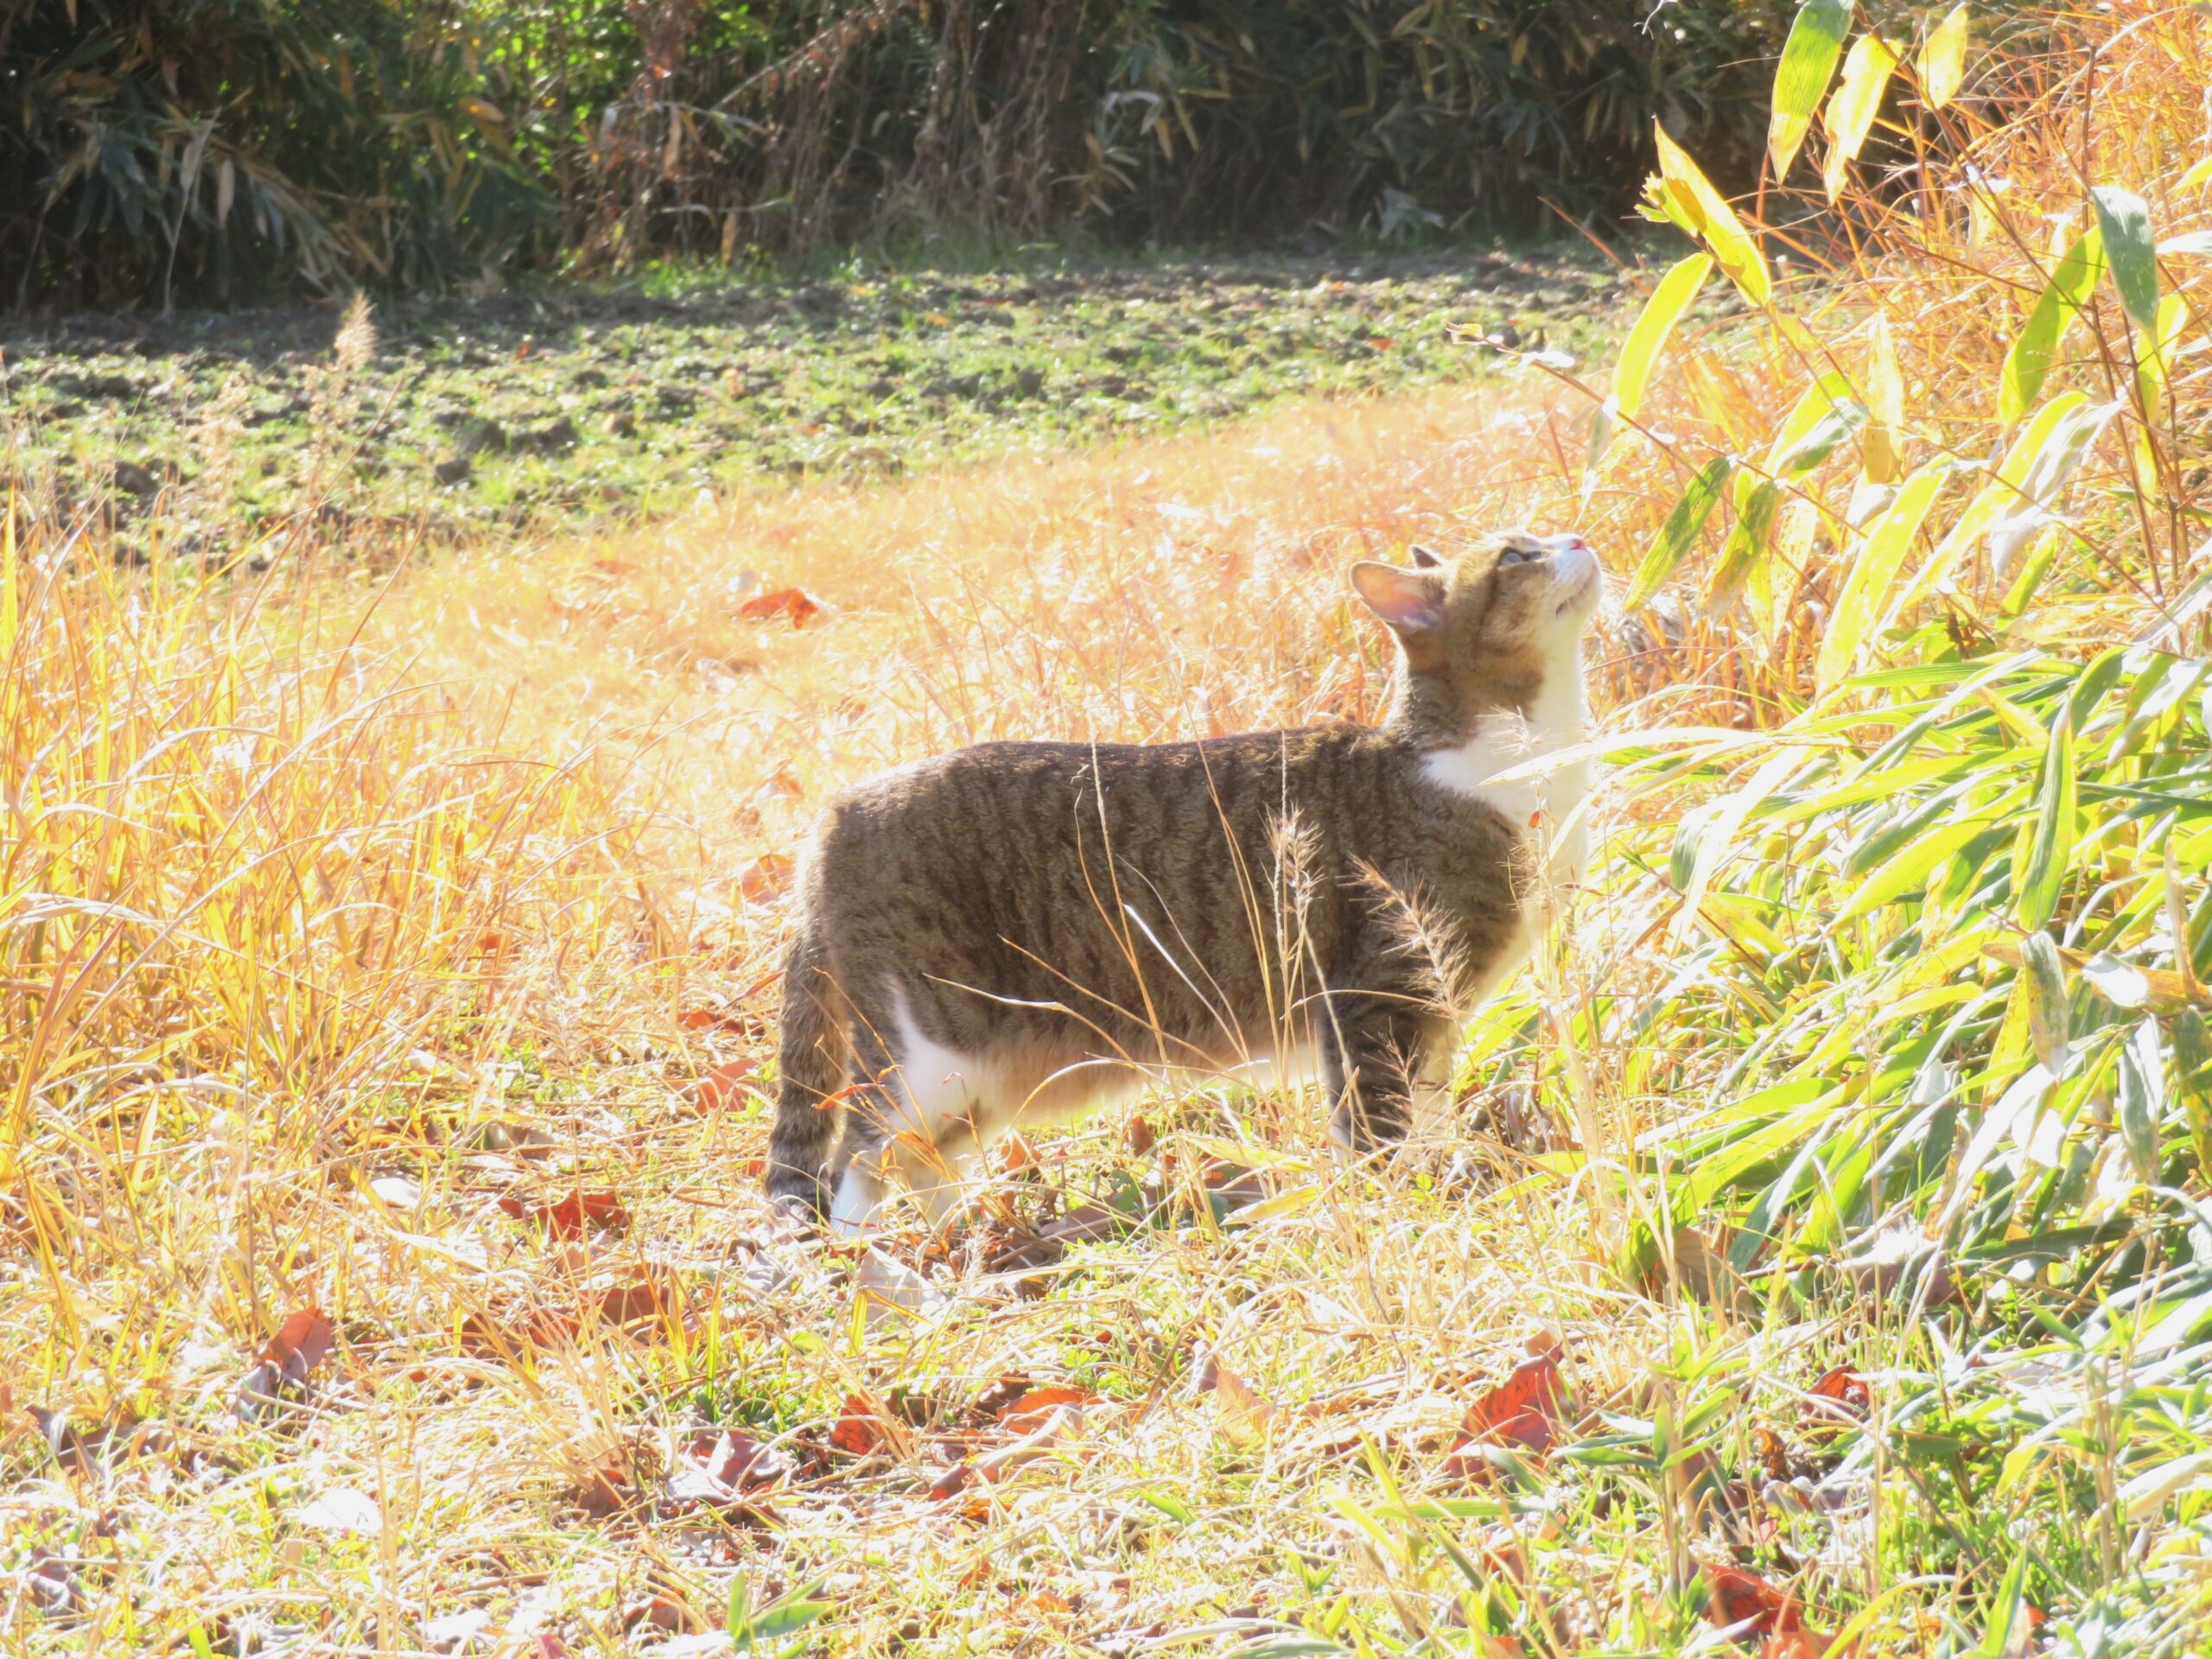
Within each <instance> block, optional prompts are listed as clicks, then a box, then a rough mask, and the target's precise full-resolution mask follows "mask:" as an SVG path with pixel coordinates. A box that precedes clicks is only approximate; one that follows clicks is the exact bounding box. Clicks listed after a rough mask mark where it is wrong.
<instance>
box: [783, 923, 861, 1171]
mask: <svg viewBox="0 0 2212 1659" xmlns="http://www.w3.org/2000/svg"><path fill="white" fill-rule="evenodd" d="M799 918H800V920H799V928H798V934H797V936H796V937H795V938H793V939H792V941H791V950H790V952H789V954H787V955H786V956H785V958H784V1013H783V1033H782V1043H781V1046H780V1047H779V1049H778V1050H777V1052H776V1122H775V1127H774V1128H772V1129H771V1130H770V1131H769V1134H768V1172H767V1183H766V1184H767V1188H768V1196H769V1197H770V1198H775V1199H779V1200H782V1201H788V1202H791V1203H794V1204H795V1205H797V1206H798V1207H801V1208H804V1209H805V1210H807V1211H812V1212H813V1213H815V1214H817V1215H819V1214H821V1213H823V1211H826V1210H827V1209H828V1207H829V1195H828V1193H827V1192H825V1191H824V1190H823V1174H824V1172H825V1170H826V1168H827V1166H828V1165H829V1151H830V1145H831V1143H832V1142H833V1141H835V1140H836V1135H837V1120H838V1117H839V1116H840V1114H839V1112H838V1109H837V1096H838V1091H839V1090H840V1089H841V1088H842V1086H843V1084H844V1081H845V1047H846V1043H845V1033H844V1022H843V1020H842V1015H841V1014H840V999H839V997H838V994H837V987H836V980H835V977H834V971H835V968H836V963H835V962H834V960H833V958H832V956H831V953H830V950H829V941H828V939H827V938H825V937H824V929H823V925H822V924H821V922H820V921H819V920H818V919H817V912H816V911H815V907H814V906H811V905H808V904H805V903H804V902H802V904H801V906H800V909H799Z"/></svg>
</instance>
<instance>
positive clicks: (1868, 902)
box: [1836, 819, 1989, 922]
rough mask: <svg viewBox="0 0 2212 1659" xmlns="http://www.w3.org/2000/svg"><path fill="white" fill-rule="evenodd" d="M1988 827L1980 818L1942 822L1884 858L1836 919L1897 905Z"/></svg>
mask: <svg viewBox="0 0 2212 1659" xmlns="http://www.w3.org/2000/svg"><path fill="white" fill-rule="evenodd" d="M1988 827H1989V826H1988V824H1987V823H1984V822H1982V821H1981V820H1980V819H1976V820H1974V822H1972V823H1942V824H1938V825H1937V826H1936V828H1934V829H1930V830H1929V831H1928V832H1927V833H1926V834H1924V835H1922V836H1918V837H1916V839H1914V840H1913V841H1911V842H1908V843H1907V844H1906V845H1905V846H1904V847H1901V848H1899V849H1897V853H1896V855H1894V856H1892V857H1891V858H1888V859H1885V861H1883V862H1882V863H1881V865H1880V866H1879V867H1878V868H1876V869H1875V870H1874V871H1873V872H1872V874H1870V875H1868V876H1867V878H1866V880H1864V881H1862V882H1860V883H1859V886H1858V887H1855V888H1854V889H1853V891H1852V894H1851V897H1850V898H1849V899H1847V900H1846V901H1845V903H1844V906H1843V908H1842V909H1841V910H1840V911H1838V912H1836V920H1838V921H1839V922H1847V921H1850V920H1851V919H1852V918H1854V917H1859V916H1865V915H1867V914H1869V913H1871V912H1874V911H1877V910H1879V909H1880V908H1881V907H1882V906H1885V905H1891V904H1895V903H1896V902H1897V900H1898V899H1902V898H1904V896H1905V895H1906V894H1907V893H1917V892H1918V891H1919V890H1920V889H1921V888H1922V887H1924V886H1926V885H1927V881H1928V877H1929V874H1930V873H1932V872H1933V871H1934V870H1935V868H1936V866H1937V865H1938V864H1941V863H1942V861H1944V860H1945V859H1947V858H1948V857H1950V855H1952V854H1954V853H1955V852H1957V851H1958V850H1959V849H1960V848H1961V847H1963V846H1965V845H1966V844H1967V842H1970V841H1972V840H1973V839H1974V837H1975V836H1978V835H1980V833H1981V832H1982V831H1983V830H1985V829H1987V828H1988Z"/></svg>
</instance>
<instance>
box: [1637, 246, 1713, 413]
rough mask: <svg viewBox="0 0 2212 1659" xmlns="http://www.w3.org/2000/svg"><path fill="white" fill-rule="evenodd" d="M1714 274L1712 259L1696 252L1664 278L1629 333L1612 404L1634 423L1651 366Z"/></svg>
mask: <svg viewBox="0 0 2212 1659" xmlns="http://www.w3.org/2000/svg"><path fill="white" fill-rule="evenodd" d="M1712 274H1713V256H1712V255H1710V254H1705V253H1694V254H1692V255H1690V257H1688V258H1687V259H1685V260H1683V261H1681V264H1677V265H1675V267H1674V268H1673V269H1672V270H1669V271H1668V273H1667V274H1666V275H1665V276H1664V277H1661V278H1660V279H1659V286H1658V287H1656V289H1652V290H1651V297H1650V298H1649V300H1647V301H1645V302H1644V305H1643V311H1642V312H1641V313H1639V314H1638V315H1637V319H1636V326H1635V327H1633V328H1630V330H1629V334H1628V344H1627V345H1625V346H1622V347H1621V360H1620V365H1619V366H1618V368H1616V369H1615V370H1614V371H1613V397H1612V401H1613V404H1614V407H1615V408H1616V409H1617V410H1618V411H1619V413H1620V414H1621V415H1623V416H1626V417H1627V418H1628V419H1630V420H1634V419H1635V418H1636V412H1637V410H1638V409H1640V408H1641V407H1643V392H1644V388H1645V387H1646V386H1647V385H1649V384H1650V379H1651V370H1652V366H1653V365H1654V364H1655V363H1656V362H1657V361H1658V358H1659V353H1660V351H1661V350H1662V348H1663V347H1664V346H1665V345H1666V343H1667V336H1668V335H1669V334H1672V333H1673V332H1674V328H1675V323H1676V322H1678V321H1681V315H1682V313H1683V312H1685V311H1687V310H1688V309H1689V304H1690V302H1691V301H1692V300H1694V299H1695V298H1696V297H1697V294H1698V290H1699V289H1700V288H1703V287H1704V286H1705V279H1706V278H1707V277H1710V276H1711V275H1712Z"/></svg>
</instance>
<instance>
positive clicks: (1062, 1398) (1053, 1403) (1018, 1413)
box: [998, 1388, 1098, 1437]
mask: <svg viewBox="0 0 2212 1659" xmlns="http://www.w3.org/2000/svg"><path fill="white" fill-rule="evenodd" d="M1097 1403H1098V1396H1097V1395H1095V1394H1093V1393H1091V1392H1090V1389H1071V1388H1041V1389H1027V1390H1026V1391H1025V1392H1024V1393H1023V1394H1022V1395H1021V1397H1020V1399H1018V1400H1016V1401H1014V1402H1013V1403H1012V1404H1011V1405H1008V1406H1007V1407H1005V1408H1002V1409H1001V1411H1000V1413H999V1414H998V1422H999V1427H1000V1428H1001V1430H1002V1431H1003V1432H1005V1433H1008V1434H1012V1435H1015V1436H1017V1437H1018V1436H1020V1435H1023V1434H1034V1433H1036V1432H1037V1431H1038V1430H1039V1429H1040V1428H1042V1427H1045V1420H1046V1418H1048V1417H1050V1416H1051V1415H1052V1413H1053V1411H1054V1410H1055V1409H1057V1408H1059V1407H1061V1406H1093V1405H1096V1404H1097Z"/></svg>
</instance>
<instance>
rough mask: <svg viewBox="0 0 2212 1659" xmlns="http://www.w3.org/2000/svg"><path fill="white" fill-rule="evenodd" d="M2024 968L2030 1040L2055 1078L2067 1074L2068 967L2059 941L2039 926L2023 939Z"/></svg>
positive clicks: (2069, 1037)
mask: <svg viewBox="0 0 2212 1659" xmlns="http://www.w3.org/2000/svg"><path fill="white" fill-rule="evenodd" d="M2020 971H2021V973H2022V974H2023V975H2024V976H2026V979H2025V982H2026V985H2027V998H2028V1039H2029V1041H2031V1043H2033V1044H2034V1045H2035V1051H2036V1058H2037V1059H2038V1060H2040V1061H2042V1062H2043V1069H2044V1071H2048V1072H2050V1075H2051V1076H2052V1077H2063V1076H2064V1075H2065V1074H2066V1046H2067V1043H2068V1041H2069V1039H2071V1037H2072V1035H2073V1033H2071V1031H2069V1028H2068V1027H2069V1013H2068V1008H2067V1000H2066V967H2065V964H2064V963H2063V962H2061V961H2060V960H2059V956H2058V942H2057V941H2056V940H2055V939H2053V938H2051V937H2050V934H2049V933H2047V932H2045V931H2043V930H2042V929H2041V928H2037V930H2036V931H2034V932H2032V933H2031V934H2029V935H2028V936H2027V938H2024V939H2023V940H2021V941H2020Z"/></svg>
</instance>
